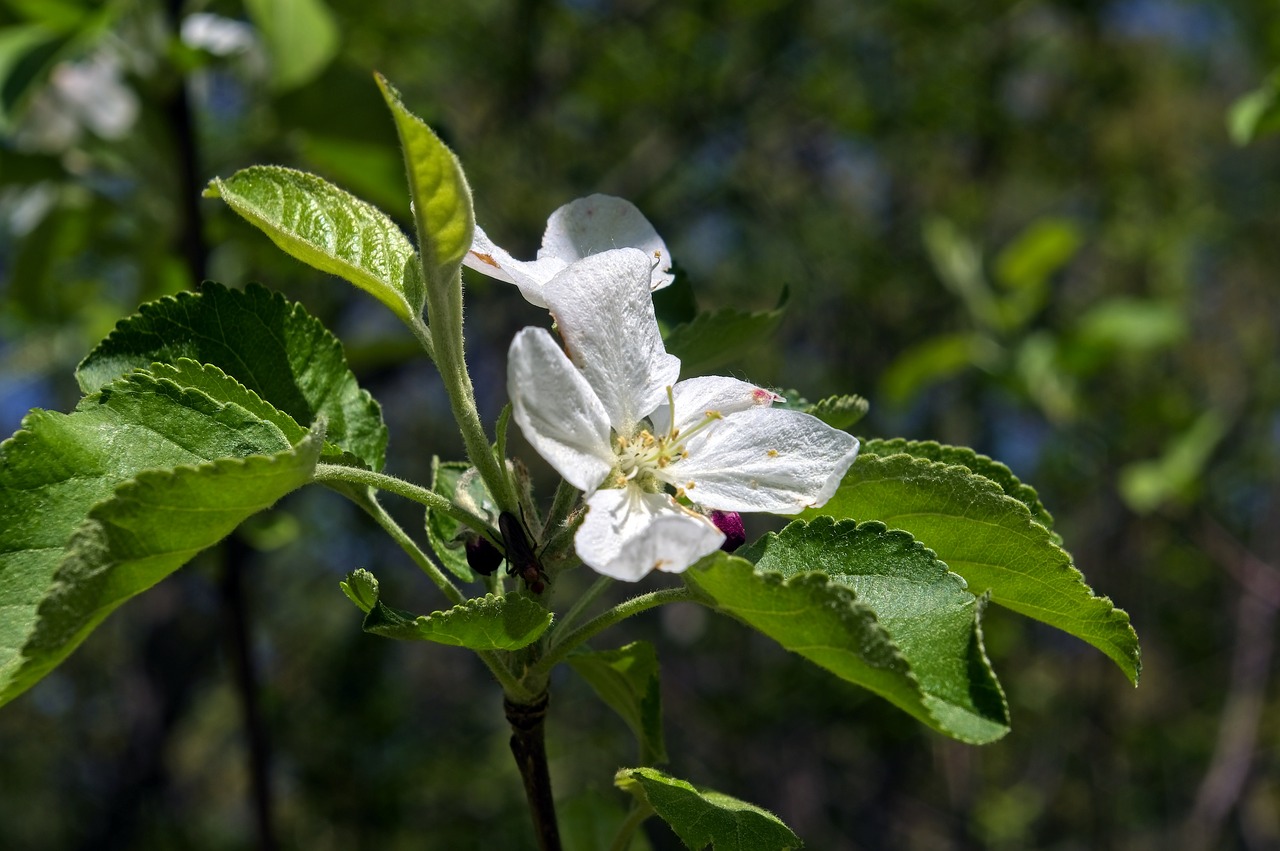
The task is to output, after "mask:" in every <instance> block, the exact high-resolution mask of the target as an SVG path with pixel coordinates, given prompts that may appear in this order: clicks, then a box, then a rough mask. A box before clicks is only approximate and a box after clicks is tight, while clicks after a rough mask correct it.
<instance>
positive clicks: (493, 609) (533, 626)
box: [364, 594, 552, 650]
mask: <svg viewBox="0 0 1280 851" xmlns="http://www.w3.org/2000/svg"><path fill="white" fill-rule="evenodd" d="M551 620H552V614H551V612H549V611H547V610H546V609H544V608H542V606H540V605H539V604H538V603H535V602H534V601H533V600H531V599H529V598H528V597H525V596H523V595H521V594H509V595H507V596H505V597H499V596H497V595H495V594H486V595H485V596H483V597H473V598H471V599H470V600H467V601H465V602H463V603H459V604H458V605H456V606H454V607H453V608H452V609H449V610H447V611H443V612H433V613H432V614H429V615H418V616H416V617H415V616H414V615H412V614H410V613H409V612H402V611H399V610H397V609H392V608H390V607H389V606H386V605H384V604H383V603H382V601H381V600H379V601H377V602H376V603H374V605H373V608H372V609H371V610H370V611H369V613H368V614H367V615H366V616H365V619H364V631H365V632H370V633H373V634H374V635H381V636H384V637H386V638H398V639H400V640H402V641H434V642H436V643H437V644H448V645H451V646H453V647H468V648H470V649H472V650H519V649H520V648H521V647H525V646H527V645H529V644H532V643H533V642H535V641H537V640H538V637H539V636H540V635H542V633H544V632H545V631H546V629H547V627H549V626H550V625H551Z"/></svg>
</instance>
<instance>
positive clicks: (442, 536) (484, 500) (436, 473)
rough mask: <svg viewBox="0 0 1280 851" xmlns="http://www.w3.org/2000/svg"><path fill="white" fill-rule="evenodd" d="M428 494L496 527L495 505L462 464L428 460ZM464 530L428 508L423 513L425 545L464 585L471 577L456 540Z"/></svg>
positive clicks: (468, 469)
mask: <svg viewBox="0 0 1280 851" xmlns="http://www.w3.org/2000/svg"><path fill="white" fill-rule="evenodd" d="M468 471H470V472H468ZM431 490H433V491H435V492H436V493H438V494H440V495H441V496H443V497H445V498H446V499H449V500H452V501H453V502H456V503H458V504H459V505H461V506H463V507H464V508H466V509H468V510H469V511H471V512H472V513H474V514H476V515H478V516H480V517H483V518H485V519H486V520H487V521H489V523H491V524H493V525H497V522H498V514H499V513H500V512H499V511H498V507H497V504H496V503H495V502H494V499H493V496H492V495H491V494H490V493H489V488H488V487H486V486H485V483H484V479H482V478H480V476H479V475H477V474H476V473H475V468H474V467H472V466H471V465H470V464H468V463H466V462H465V461H444V462H442V461H441V460H440V459H439V458H432V459H431ZM466 528H467V527H466V526H464V525H463V524H462V523H459V522H458V521H457V520H454V519H453V518H452V517H450V516H449V515H447V514H445V513H444V512H441V511H432V510H431V509H429V508H428V509H427V511H426V531H427V543H429V544H430V545H431V549H432V550H434V551H435V554H436V556H437V557H438V558H439V559H440V563H441V564H443V565H444V566H445V568H447V569H448V570H449V572H450V573H452V574H453V575H454V576H456V577H458V578H459V579H461V580H462V581H464V582H471V581H473V580H474V579H475V574H473V573H472V571H471V565H470V564H469V563H468V562H467V554H466V550H465V549H464V548H463V544H462V540H461V539H460V537H459V533H461V532H463V531H464V530H466Z"/></svg>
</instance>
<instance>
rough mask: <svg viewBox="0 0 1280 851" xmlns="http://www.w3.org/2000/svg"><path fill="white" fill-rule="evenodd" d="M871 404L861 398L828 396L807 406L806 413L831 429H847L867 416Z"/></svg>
mask: <svg viewBox="0 0 1280 851" xmlns="http://www.w3.org/2000/svg"><path fill="white" fill-rule="evenodd" d="M870 410H871V403H870V402H868V401H867V400H866V399H864V398H862V397H861V396H856V395H847V396H828V397H827V398H825V399H823V400H821V401H819V402H815V403H813V404H812V405H810V406H809V410H808V412H809V413H810V414H813V415H814V416H815V417H817V418H818V419H820V420H822V421H823V422H824V423H826V424H827V425H829V426H831V427H832V428H838V429H842V430H845V429H848V428H850V427H851V426H853V425H854V424H855V423H857V422H858V421H859V420H861V419H862V418H863V417H865V416H866V415H867V412H868V411H870Z"/></svg>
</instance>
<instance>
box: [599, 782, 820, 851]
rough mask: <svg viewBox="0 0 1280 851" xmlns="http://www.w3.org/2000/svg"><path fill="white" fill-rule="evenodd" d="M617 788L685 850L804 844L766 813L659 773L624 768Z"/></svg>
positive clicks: (758, 849)
mask: <svg viewBox="0 0 1280 851" xmlns="http://www.w3.org/2000/svg"><path fill="white" fill-rule="evenodd" d="M613 782H614V785H616V786H617V787H618V788H619V789H622V790H623V791H625V792H629V793H630V794H632V795H634V796H635V798H636V800H638V801H640V802H641V803H642V804H645V805H647V806H649V807H652V808H653V811H654V812H655V813H657V815H658V817H659V818H660V819H662V820H663V821H665V822H666V823H667V824H668V825H670V826H671V829H672V830H673V831H675V834H676V836H678V837H680V840H681V841H682V842H683V843H684V844H685V846H686V847H688V848H691V849H695V851H699V850H700V849H704V848H707V847H711V848H712V849H714V851H787V849H792V848H799V847H800V845H801V842H800V838H799V837H798V836H796V835H795V834H794V833H792V832H791V829H790V828H788V827H787V826H786V825H785V824H783V823H782V820H781V819H779V818H778V817H777V816H775V815H774V814H773V813H771V812H769V811H768V810H764V809H761V808H760V807H757V806H755V805H754V804H748V803H747V802H746V801H740V800H738V799H737V798H731V797H729V796H728V795H725V794H723V793H721V792H716V791H714V790H712V789H706V788H703V787H699V786H694V785H693V784H692V783H690V782H688V781H687V780H681V779H679V778H677V777H672V776H671V775H670V774H664V773H663V772H661V771H658V770H657V769H655V768H623V769H621V770H619V771H618V773H617V774H616V775H615V776H614V778H613Z"/></svg>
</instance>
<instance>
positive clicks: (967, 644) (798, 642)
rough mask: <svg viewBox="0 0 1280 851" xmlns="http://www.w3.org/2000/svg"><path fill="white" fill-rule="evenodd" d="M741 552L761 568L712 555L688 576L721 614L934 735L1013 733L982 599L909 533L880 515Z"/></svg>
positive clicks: (802, 527) (791, 530) (821, 526)
mask: <svg viewBox="0 0 1280 851" xmlns="http://www.w3.org/2000/svg"><path fill="white" fill-rule="evenodd" d="M746 554H747V555H748V556H755V557H760V558H761V561H762V563H763V566H762V568H761V569H760V570H752V569H750V568H751V563H750V562H749V561H746V560H744V559H742V558H731V557H728V556H725V555H722V554H716V555H715V556H713V557H710V558H708V559H704V560H703V561H702V562H701V563H699V564H698V565H695V566H694V567H693V568H691V569H690V570H689V571H688V572H687V573H686V574H685V581H686V582H687V583H688V584H689V585H691V586H692V587H693V588H694V589H695V590H697V591H699V592H701V593H702V594H703V595H704V596H706V597H707V598H708V600H709V602H711V603H712V604H713V605H714V606H715V608H717V609H719V610H720V611H722V612H724V613H725V614H728V615H731V616H733V617H735V618H737V619H738V620H740V621H742V622H743V623H745V624H747V625H748V626H750V627H752V628H753V629H755V630H757V631H759V632H762V633H764V634H765V635H767V636H769V637H770V638H772V639H773V640H774V641H777V642H778V643H779V644H781V645H782V646H783V647H785V648H787V649H788V650H792V651H794V652H796V653H798V654H800V655H801V656H803V657H804V658H806V659H808V660H809V661H810V662H813V663H814V664H815V665H817V666H819V667H821V668H825V669H826V670H828V671H830V672H831V673H833V674H835V675H836V676H838V677H840V678H841V679H842V680H846V681H848V682H851V683H855V684H857V685H860V686H862V687H863V688H866V689H868V690H870V691H873V692H875V693H876V694H878V695H880V696H881V697H883V698H885V699H886V700H888V701H889V702H890V703H892V704H894V705H895V706H897V707H898V708H900V709H902V710H904V711H906V712H907V713H909V714H910V715H912V716H914V717H915V718H917V719H919V720H920V721H922V722H923V723H925V724H927V725H929V726H930V727H932V728H933V729H935V730H937V731H938V732H940V733H945V734H946V735H948V736H951V737H952V738H955V739H959V740H960V741H962V742H969V743H972V744H985V743H987V742H992V741H995V740H996V739H998V738H1000V737H1001V736H1003V735H1004V734H1005V733H1007V732H1008V731H1009V718H1008V710H1007V708H1006V707H1005V704H1004V698H1003V696H1002V694H1001V692H1000V686H999V684H998V683H997V682H996V679H995V675H994V674H993V673H992V672H991V669H990V666H989V665H988V664H987V660H986V655H985V652H984V651H983V649H982V635H981V632H980V630H979V629H978V619H979V617H980V616H981V614H982V607H981V606H980V605H979V603H978V601H977V599H976V598H974V597H973V595H971V594H969V593H967V592H966V591H965V590H964V584H963V581H962V580H960V579H959V577H956V576H954V575H951V574H949V573H948V572H947V569H946V566H945V565H942V564H940V563H939V562H938V561H937V559H936V558H935V557H934V555H933V553H932V552H930V551H929V550H927V549H925V548H924V547H923V546H921V545H920V544H918V543H916V542H915V541H913V540H912V539H911V537H910V536H909V535H907V534H905V533H901V532H888V531H887V530H886V529H885V528H884V526H883V525H882V524H879V523H865V524H862V525H861V526H857V525H855V524H853V523H849V524H841V525H839V526H833V525H831V524H830V523H829V522H828V521H822V522H819V523H814V524H804V523H798V524H796V523H793V524H792V525H791V526H789V527H788V528H787V530H785V531H784V534H783V535H782V536H769V537H767V538H766V539H764V540H763V541H760V542H757V543H756V544H753V545H752V546H751V547H750V548H749V550H748V551H747V552H746ZM775 571H779V572H775ZM813 571H821V572H813ZM828 574H829V575H828ZM864 595H865V598H864Z"/></svg>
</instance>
